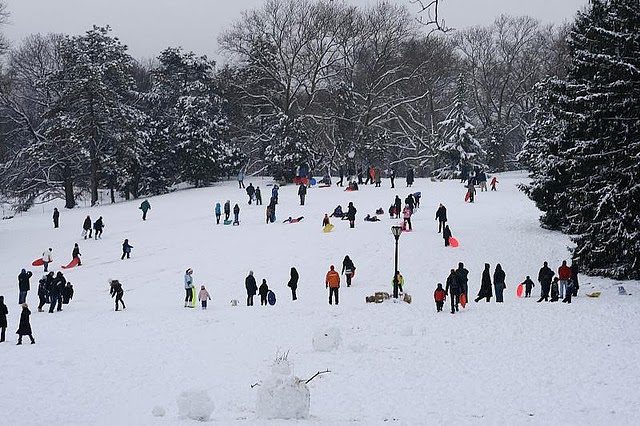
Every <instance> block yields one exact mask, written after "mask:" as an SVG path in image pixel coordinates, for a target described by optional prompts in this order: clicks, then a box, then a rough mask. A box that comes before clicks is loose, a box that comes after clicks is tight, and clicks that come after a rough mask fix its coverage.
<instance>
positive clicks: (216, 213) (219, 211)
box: [214, 203, 222, 225]
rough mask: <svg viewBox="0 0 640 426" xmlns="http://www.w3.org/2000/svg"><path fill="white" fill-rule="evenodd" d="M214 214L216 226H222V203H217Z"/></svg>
mask: <svg viewBox="0 0 640 426" xmlns="http://www.w3.org/2000/svg"><path fill="white" fill-rule="evenodd" d="M214 213H215V215H216V225H220V216H221V215H222V208H221V207H220V203H216V207H215V209H214Z"/></svg>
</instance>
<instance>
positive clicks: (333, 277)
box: [324, 265, 340, 305]
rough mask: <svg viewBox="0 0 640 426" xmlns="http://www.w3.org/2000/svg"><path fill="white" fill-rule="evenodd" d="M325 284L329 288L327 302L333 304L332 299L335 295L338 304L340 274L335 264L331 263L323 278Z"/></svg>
mask: <svg viewBox="0 0 640 426" xmlns="http://www.w3.org/2000/svg"><path fill="white" fill-rule="evenodd" d="M324 283H325V286H326V288H328V289H329V304H330V305H333V303H332V299H333V297H335V300H336V305H337V304H338V289H339V288H340V274H338V272H337V271H336V268H335V266H333V265H331V267H330V268H329V272H327V276H326V278H325V281H324Z"/></svg>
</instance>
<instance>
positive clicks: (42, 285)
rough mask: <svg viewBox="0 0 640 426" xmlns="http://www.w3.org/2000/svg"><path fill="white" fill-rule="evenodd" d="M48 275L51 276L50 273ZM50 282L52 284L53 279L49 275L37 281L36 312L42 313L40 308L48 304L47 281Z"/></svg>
mask: <svg viewBox="0 0 640 426" xmlns="http://www.w3.org/2000/svg"><path fill="white" fill-rule="evenodd" d="M49 274H53V272H50V273H49ZM48 280H51V282H53V277H50V276H49V275H43V276H42V278H40V280H39V281H38V299H39V303H38V312H43V309H42V307H43V306H44V305H46V304H47V303H48V300H47V299H48V297H49V290H47V287H48V286H47V281H48Z"/></svg>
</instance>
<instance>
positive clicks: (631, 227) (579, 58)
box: [531, 0, 640, 279]
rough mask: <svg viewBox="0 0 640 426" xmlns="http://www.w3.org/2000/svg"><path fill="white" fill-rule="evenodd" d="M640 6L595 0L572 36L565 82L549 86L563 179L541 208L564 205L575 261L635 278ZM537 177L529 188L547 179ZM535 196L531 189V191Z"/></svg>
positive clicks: (638, 271)
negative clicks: (559, 124)
mask: <svg viewBox="0 0 640 426" xmlns="http://www.w3.org/2000/svg"><path fill="white" fill-rule="evenodd" d="M638 28H640V7H638V0H592V2H591V4H590V7H589V8H588V10H587V11H585V12H583V13H579V14H578V17H577V19H576V22H575V24H574V26H573V29H572V31H571V34H570V37H569V49H570V54H571V57H572V62H571V64H570V67H569V72H568V74H567V77H566V80H565V81H558V82H554V83H553V84H552V85H551V96H552V98H553V99H554V100H555V102H554V104H555V105H554V106H553V107H552V108H551V112H552V113H553V115H554V117H556V118H557V119H560V120H562V122H563V125H562V130H563V131H562V134H561V140H565V141H566V142H565V143H564V144H562V145H560V149H561V151H559V152H558V156H559V157H561V158H562V160H561V161H559V162H558V163H557V164H556V165H554V167H553V170H554V172H556V173H558V174H559V177H560V185H558V187H555V188H554V187H552V186H550V185H547V186H546V188H548V189H549V190H551V191H554V192H555V191H562V192H564V195H563V198H562V197H557V196H556V195H555V194H554V195H553V196H551V197H548V199H547V200H545V199H543V198H542V197H540V198H538V199H536V202H538V203H539V205H540V206H541V208H543V210H549V209H550V208H551V209H553V208H555V207H551V206H549V205H547V203H549V202H556V203H562V204H563V205H562V206H561V207H560V212H562V213H565V216H566V219H565V223H566V225H565V226H564V227H563V228H564V230H566V231H567V232H569V233H571V234H573V235H574V242H575V243H576V247H575V249H574V251H573V256H574V260H575V261H577V262H579V263H580V264H581V268H582V269H583V270H584V271H585V272H588V273H593V274H599V275H605V276H611V277H614V278H635V279H637V278H639V277H640V184H639V183H638V182H640V180H639V179H640V166H639V163H640V161H638V159H639V158H640V120H639V119H638V117H640V32H639V31H638ZM543 179H545V180H544V181H538V177H537V176H534V181H533V186H536V185H538V186H540V184H542V185H544V183H545V182H546V181H547V180H548V178H546V177H543ZM531 194H532V195H535V192H533V191H532V192H531Z"/></svg>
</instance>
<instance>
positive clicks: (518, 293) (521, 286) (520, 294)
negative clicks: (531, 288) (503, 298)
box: [516, 283, 524, 297]
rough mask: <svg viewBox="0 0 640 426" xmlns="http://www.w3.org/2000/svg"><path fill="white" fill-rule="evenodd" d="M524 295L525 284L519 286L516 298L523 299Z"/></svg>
mask: <svg viewBox="0 0 640 426" xmlns="http://www.w3.org/2000/svg"><path fill="white" fill-rule="evenodd" d="M522 293H524V283H520V284H518V288H517V289H516V296H518V297H522Z"/></svg>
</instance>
